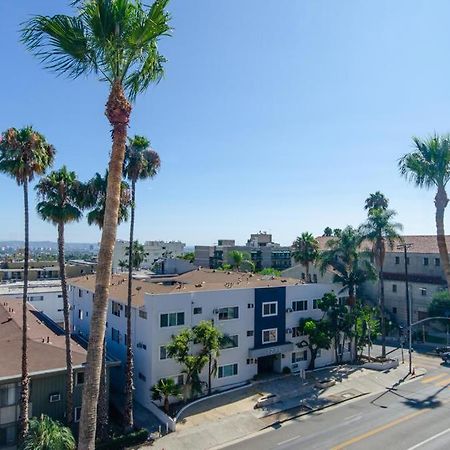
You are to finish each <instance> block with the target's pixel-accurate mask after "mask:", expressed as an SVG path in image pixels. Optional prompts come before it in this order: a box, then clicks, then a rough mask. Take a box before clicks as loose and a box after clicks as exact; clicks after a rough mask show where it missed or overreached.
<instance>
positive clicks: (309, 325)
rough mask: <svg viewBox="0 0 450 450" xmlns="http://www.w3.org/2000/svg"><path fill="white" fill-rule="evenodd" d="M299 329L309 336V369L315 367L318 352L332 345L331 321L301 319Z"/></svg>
mask: <svg viewBox="0 0 450 450" xmlns="http://www.w3.org/2000/svg"><path fill="white" fill-rule="evenodd" d="M299 329H300V333H301V334H302V335H304V336H306V337H307V338H308V348H309V351H310V353H311V360H310V361H309V366H308V369H309V370H312V369H314V367H315V362H316V357H317V352H318V351H319V350H320V349H322V348H323V349H326V350H328V349H329V348H330V347H331V339H332V333H331V329H330V323H329V322H328V321H326V320H314V319H311V318H308V319H300V322H299Z"/></svg>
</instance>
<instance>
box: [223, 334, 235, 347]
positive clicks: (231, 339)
mask: <svg viewBox="0 0 450 450" xmlns="http://www.w3.org/2000/svg"><path fill="white" fill-rule="evenodd" d="M238 346H239V335H237V334H235V335H233V336H224V337H223V341H222V343H221V345H220V348H221V349H222V350H226V349H227V348H236V347H238Z"/></svg>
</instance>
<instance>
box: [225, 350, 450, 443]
mask: <svg viewBox="0 0 450 450" xmlns="http://www.w3.org/2000/svg"><path fill="white" fill-rule="evenodd" d="M405 356H406V355H405ZM414 365H415V366H416V367H424V368H426V369H427V371H428V373H427V374H426V375H425V376H424V377H421V378H418V379H417V380H415V381H412V382H410V383H407V384H402V385H400V386H399V387H397V388H394V389H391V390H387V391H385V392H383V393H382V394H377V395H372V396H369V397H364V398H363V399H361V400H356V401H351V402H348V403H345V404H343V405H341V406H338V407H333V408H330V409H328V410H323V411H322V412H319V413H315V414H311V415H307V416H303V417H301V418H298V419H293V420H291V421H289V422H285V423H284V424H281V425H278V427H271V428H270V429H268V430H265V431H263V432H261V433H259V434H257V435H256V436H254V437H252V438H250V439H247V440H244V441H240V442H238V443H236V444H233V445H230V446H228V447H225V448H227V449H229V450H241V449H242V450H244V449H246V450H247V449H255V450H264V449H277V450H287V449H299V448H302V449H321V450H322V449H332V450H342V449H347V448H348V449H352V450H357V449H365V450H370V449H373V450H375V449H377V450H378V449H380V448H385V449H396V450H397V449H398V450H415V449H418V448H420V449H423V450H433V449H444V448H450V421H449V417H450V389H449V388H450V368H448V367H445V366H442V365H441V360H440V358H436V357H430V356H426V355H420V354H417V353H414Z"/></svg>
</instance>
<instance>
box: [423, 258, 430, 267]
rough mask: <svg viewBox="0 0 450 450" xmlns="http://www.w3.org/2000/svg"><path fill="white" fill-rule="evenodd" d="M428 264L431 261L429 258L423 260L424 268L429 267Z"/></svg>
mask: <svg viewBox="0 0 450 450" xmlns="http://www.w3.org/2000/svg"><path fill="white" fill-rule="evenodd" d="M428 262H429V260H428V258H426V257H425V258H423V265H424V266H428Z"/></svg>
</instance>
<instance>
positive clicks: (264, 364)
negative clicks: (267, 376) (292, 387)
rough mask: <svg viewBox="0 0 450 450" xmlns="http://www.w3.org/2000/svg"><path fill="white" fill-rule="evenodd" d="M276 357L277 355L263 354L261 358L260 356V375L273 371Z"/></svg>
mask: <svg viewBox="0 0 450 450" xmlns="http://www.w3.org/2000/svg"><path fill="white" fill-rule="evenodd" d="M275 358H276V356H275V355H268V356H262V357H261V358H258V375H259V374H261V373H271V372H273V363H274V361H275Z"/></svg>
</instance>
